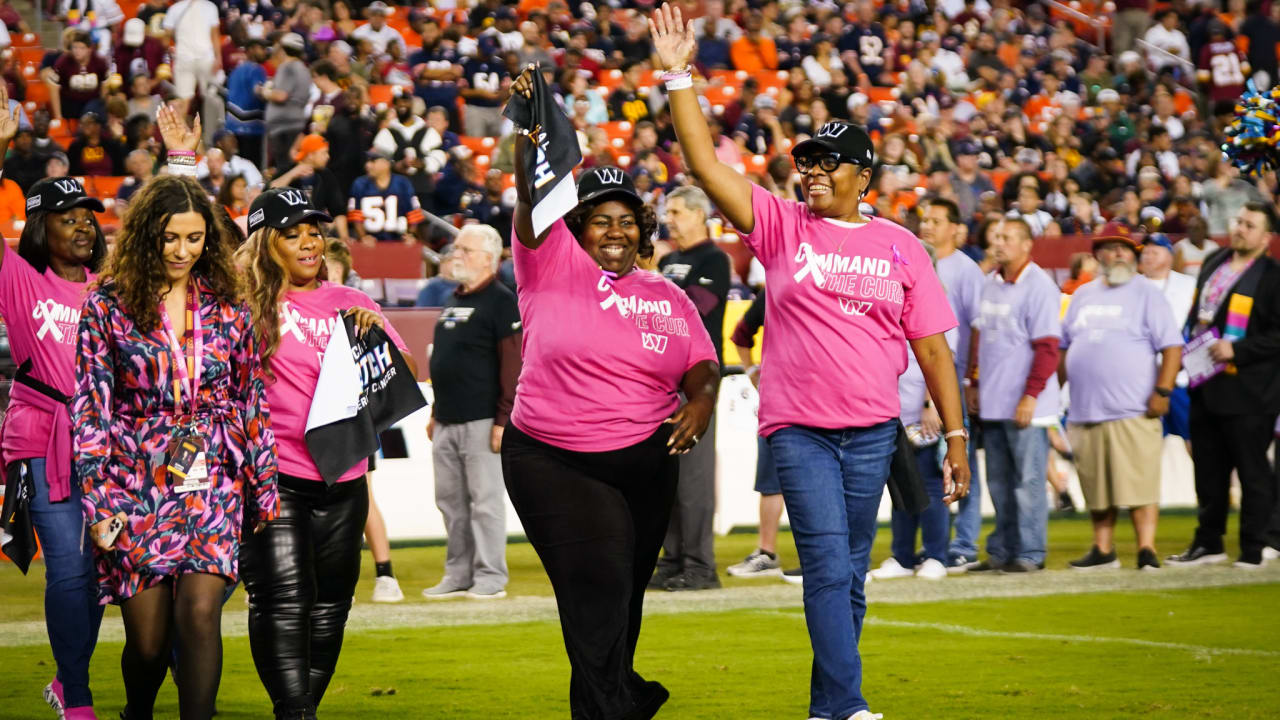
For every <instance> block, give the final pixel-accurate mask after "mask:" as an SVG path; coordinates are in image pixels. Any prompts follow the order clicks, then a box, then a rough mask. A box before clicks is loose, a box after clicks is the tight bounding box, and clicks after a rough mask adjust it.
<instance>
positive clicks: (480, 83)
mask: <svg viewBox="0 0 1280 720" xmlns="http://www.w3.org/2000/svg"><path fill="white" fill-rule="evenodd" d="M506 77H507V66H506V65H505V64H503V63H502V61H500V60H498V59H497V58H490V59H489V60H480V59H477V58H471V59H470V60H467V61H466V62H465V63H463V65H462V78H463V82H465V83H466V84H467V85H469V86H470V87H472V88H474V89H476V90H488V91H489V92H498V91H499V90H501V89H502V81H503V79H504V78H506ZM467 104H468V105H475V106H476V107H499V106H500V105H502V101H501V100H482V99H480V98H468V99H467Z"/></svg>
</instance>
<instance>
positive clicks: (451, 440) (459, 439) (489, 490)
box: [431, 418, 507, 591]
mask: <svg viewBox="0 0 1280 720" xmlns="http://www.w3.org/2000/svg"><path fill="white" fill-rule="evenodd" d="M492 430H493V419H492V418H490V419H487V420H473V421H471V422H468V423H457V424H449V423H442V422H437V423H436V430H435V439H434V440H433V441H432V445H431V460H432V464H433V465H434V467H435V473H436V507H438V508H440V512H441V514H443V515H444V527H445V532H447V533H448V535H449V538H448V551H447V553H446V554H445V560H444V578H445V580H446V581H448V582H449V583H450V584H453V585H456V586H457V587H464V588H465V587H474V588H476V589H477V591H479V590H485V591H491V590H495V589H501V588H504V587H506V585H507V507H506V502H505V493H506V488H505V486H504V485H503V482H502V457H501V456H500V455H498V453H495V452H493V450H491V449H490V448H489V435H490V433H491V432H492Z"/></svg>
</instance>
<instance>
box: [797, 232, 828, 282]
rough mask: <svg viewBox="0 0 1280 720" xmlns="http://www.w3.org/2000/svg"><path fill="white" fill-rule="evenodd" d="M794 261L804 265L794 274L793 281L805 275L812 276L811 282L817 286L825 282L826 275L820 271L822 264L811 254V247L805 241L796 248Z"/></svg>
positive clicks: (798, 280)
mask: <svg viewBox="0 0 1280 720" xmlns="http://www.w3.org/2000/svg"><path fill="white" fill-rule="evenodd" d="M796 262H802V263H804V267H802V268H800V270H799V271H797V272H796V274H795V276H794V277H795V281H796V282H800V281H801V280H803V279H804V277H805V276H806V275H812V276H813V283H814V284H815V285H817V286H818V287H822V286H823V285H825V284H826V281H827V279H826V276H825V275H823V273H822V265H821V264H819V263H818V257H817V256H816V255H814V254H813V247H812V246H810V245H809V243H807V242H802V243H800V248H799V249H798V250H796Z"/></svg>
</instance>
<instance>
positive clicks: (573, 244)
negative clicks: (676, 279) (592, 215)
mask: <svg viewBox="0 0 1280 720" xmlns="http://www.w3.org/2000/svg"><path fill="white" fill-rule="evenodd" d="M511 247H512V252H513V254H514V258H515V266H516V286H517V287H518V288H519V293H518V294H519V303H520V318H521V320H522V321H523V322H524V328H525V330H524V337H523V347H522V350H521V353H522V356H523V362H524V367H523V368H522V369H521V371H520V381H519V383H517V385H516V402H515V408H514V409H513V410H512V412H511V422H513V423H515V424H516V426H517V427H519V428H520V429H521V430H522V431H524V432H525V433H528V434H529V435H530V436H532V437H534V438H536V439H538V440H541V441H542V442H545V443H547V444H549V445H554V446H556V447H559V448H564V449H566V450H572V451H575V452H604V451H608V450H617V449H619V448H624V447H628V446H630V445H634V444H636V443H638V442H640V441H641V440H644V439H645V438H647V437H649V436H650V435H652V434H653V433H654V431H656V430H657V429H658V426H659V425H661V424H662V422H663V421H664V420H666V419H667V418H668V417H670V416H671V414H672V413H673V412H675V410H676V407H677V406H678V405H679V404H680V401H679V398H678V397H677V396H676V392H677V391H678V390H679V389H680V380H681V378H683V377H684V374H685V373H686V372H687V371H688V370H689V369H690V368H692V367H693V366H694V365H697V364H698V363H700V362H703V361H704V360H710V361H712V362H715V360H716V352H715V348H714V347H713V346H712V345H711V338H710V337H708V336H707V330H706V328H704V327H703V325H702V320H701V318H700V317H699V315H698V310H697V308H695V307H694V305H693V301H691V300H689V296H688V295H686V294H685V292H684V291H683V290H681V289H680V288H678V287H676V286H675V284H674V283H672V282H671V281H669V280H667V279H666V278H664V277H662V276H661V275H658V274H657V273H651V272H647V271H644V270H638V269H637V270H632V271H631V272H629V273H627V274H626V275H623V276H622V277H620V278H617V279H616V280H614V281H613V282H612V285H610V283H609V281H608V279H606V278H605V277H604V275H603V274H602V273H601V271H600V267H599V266H598V265H596V263H595V261H594V260H592V259H591V257H590V256H589V255H587V253H586V251H585V250H583V249H582V247H581V246H579V245H578V241H577V239H576V238H574V237H573V234H572V233H570V232H569V228H568V227H566V226H565V224H564V221H557V222H556V223H555V224H554V225H552V226H551V230H550V231H549V232H548V235H547V239H546V240H545V241H544V242H543V243H542V245H541V246H539V247H538V249H537V250H530V249H528V248H526V247H525V246H524V245H521V244H520V241H519V240H516V239H514V238H513V240H512V243H511Z"/></svg>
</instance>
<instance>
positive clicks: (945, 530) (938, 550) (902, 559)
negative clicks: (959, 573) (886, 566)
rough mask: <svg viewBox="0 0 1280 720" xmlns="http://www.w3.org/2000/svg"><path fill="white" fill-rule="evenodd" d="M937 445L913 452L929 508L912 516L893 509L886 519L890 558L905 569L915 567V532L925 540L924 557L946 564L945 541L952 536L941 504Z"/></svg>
mask: <svg viewBox="0 0 1280 720" xmlns="http://www.w3.org/2000/svg"><path fill="white" fill-rule="evenodd" d="M939 452H940V449H939V447H938V444H937V443H934V444H932V445H929V446H928V447H922V448H918V449H917V450H916V465H918V466H919V467H920V477H921V478H923V479H924V489H925V492H926V493H928V495H929V507H927V508H925V509H924V510H923V511H921V512H919V513H917V514H912V513H909V512H904V511H902V510H894V511H893V515H892V516H890V519H889V528H890V529H891V530H892V531H893V544H892V550H893V557H894V559H896V560H897V561H898V564H899V565H901V566H902V567H904V568H908V569H909V568H911V567H913V566H915V564H916V531H917V530H919V531H920V534H921V536H922V539H923V541H924V556H925V557H926V558H933V559H934V560H937V561H938V562H940V563H942V564H943V565H946V564H947V538H948V537H949V536H950V534H951V511H950V510H949V509H948V508H947V504H946V503H945V502H943V501H942V463H941V462H940V461H939V459H938V453H939Z"/></svg>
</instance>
